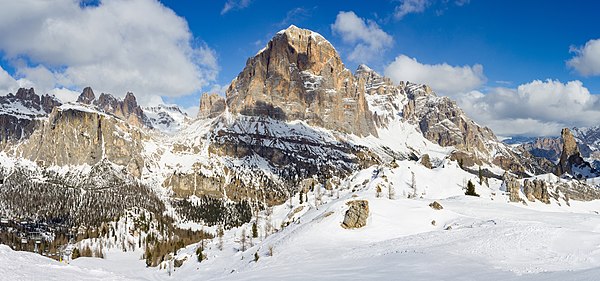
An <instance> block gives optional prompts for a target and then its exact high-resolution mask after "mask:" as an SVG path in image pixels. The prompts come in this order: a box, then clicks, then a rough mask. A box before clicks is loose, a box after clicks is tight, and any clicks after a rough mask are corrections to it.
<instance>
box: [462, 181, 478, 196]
mask: <svg viewBox="0 0 600 281" xmlns="http://www.w3.org/2000/svg"><path fill="white" fill-rule="evenodd" d="M465 195H469V196H477V197H479V194H477V193H476V192H475V185H474V184H473V182H471V180H469V182H468V183H467V191H466V192H465Z"/></svg>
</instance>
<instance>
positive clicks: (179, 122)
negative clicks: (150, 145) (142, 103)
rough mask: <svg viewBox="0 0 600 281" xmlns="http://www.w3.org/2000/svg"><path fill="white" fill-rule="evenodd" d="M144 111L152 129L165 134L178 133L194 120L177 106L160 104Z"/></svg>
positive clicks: (145, 108)
mask: <svg viewBox="0 0 600 281" xmlns="http://www.w3.org/2000/svg"><path fill="white" fill-rule="evenodd" d="M142 110H143V111H144V115H146V116H147V118H148V120H149V121H150V124H151V127H152V128H155V129H157V130H159V131H162V132H164V133H175V132H178V131H180V130H181V129H182V128H183V126H186V125H187V124H188V123H190V122H191V121H192V118H190V117H189V116H188V114H187V113H185V112H183V111H182V110H181V109H180V108H179V107H178V106H177V105H164V104H160V105H157V106H149V107H143V108H142Z"/></svg>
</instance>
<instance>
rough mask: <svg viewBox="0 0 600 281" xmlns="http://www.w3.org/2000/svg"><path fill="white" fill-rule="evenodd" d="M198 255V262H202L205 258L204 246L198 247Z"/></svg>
mask: <svg viewBox="0 0 600 281" xmlns="http://www.w3.org/2000/svg"><path fill="white" fill-rule="evenodd" d="M196 256H197V257H198V262H202V261H203V260H204V256H203V254H202V247H198V248H197V249H196Z"/></svg>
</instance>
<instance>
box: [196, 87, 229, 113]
mask: <svg viewBox="0 0 600 281" xmlns="http://www.w3.org/2000/svg"><path fill="white" fill-rule="evenodd" d="M225 108H226V104H225V98H224V97H222V96H220V95H219V94H209V93H204V94H202V97H201V98H200V111H198V118H215V117H217V116H219V115H220V114H221V113H223V112H224V111H225Z"/></svg>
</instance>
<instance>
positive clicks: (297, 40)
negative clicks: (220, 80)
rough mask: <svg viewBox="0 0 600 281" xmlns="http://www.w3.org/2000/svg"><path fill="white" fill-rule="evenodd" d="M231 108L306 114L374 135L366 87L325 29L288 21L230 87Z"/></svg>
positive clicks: (279, 115)
mask: <svg viewBox="0 0 600 281" xmlns="http://www.w3.org/2000/svg"><path fill="white" fill-rule="evenodd" d="M226 96H227V106H228V108H229V110H230V111H231V112H232V113H241V114H244V115H250V116H269V117H271V118H275V119H279V120H285V121H290V120H304V121H306V122H308V123H309V124H311V125H315V126H319V127H324V128H327V129H332V130H337V131H340V132H345V133H353V134H356V135H359V136H367V135H370V134H372V135H376V134H377V132H376V130H375V126H374V124H373V120H372V114H371V112H370V110H369V108H368V104H367V101H366V99H365V92H364V89H361V88H360V87H358V86H357V83H356V78H355V77H354V76H353V75H352V73H351V72H350V70H348V69H346V68H345V66H344V64H343V63H342V60H341V58H340V56H339V54H338V53H337V51H336V50H335V48H334V47H333V46H332V45H331V44H330V43H329V42H328V41H327V40H326V39H325V38H323V37H322V36H321V35H319V34H317V33H314V32H312V31H310V30H306V29H300V28H298V27H295V26H290V27H289V28H288V29H286V30H284V31H281V32H279V33H278V34H277V35H276V36H275V37H274V38H273V39H271V41H270V42H269V43H268V45H267V47H266V48H265V49H263V50H262V51H260V52H259V53H258V54H257V55H256V56H255V57H253V58H250V59H249V60H248V61H247V63H246V67H245V68H244V70H243V71H242V72H241V73H240V74H239V75H238V76H237V78H236V79H235V80H234V81H233V82H232V83H231V85H230V86H229V88H228V89H227V91H226Z"/></svg>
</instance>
